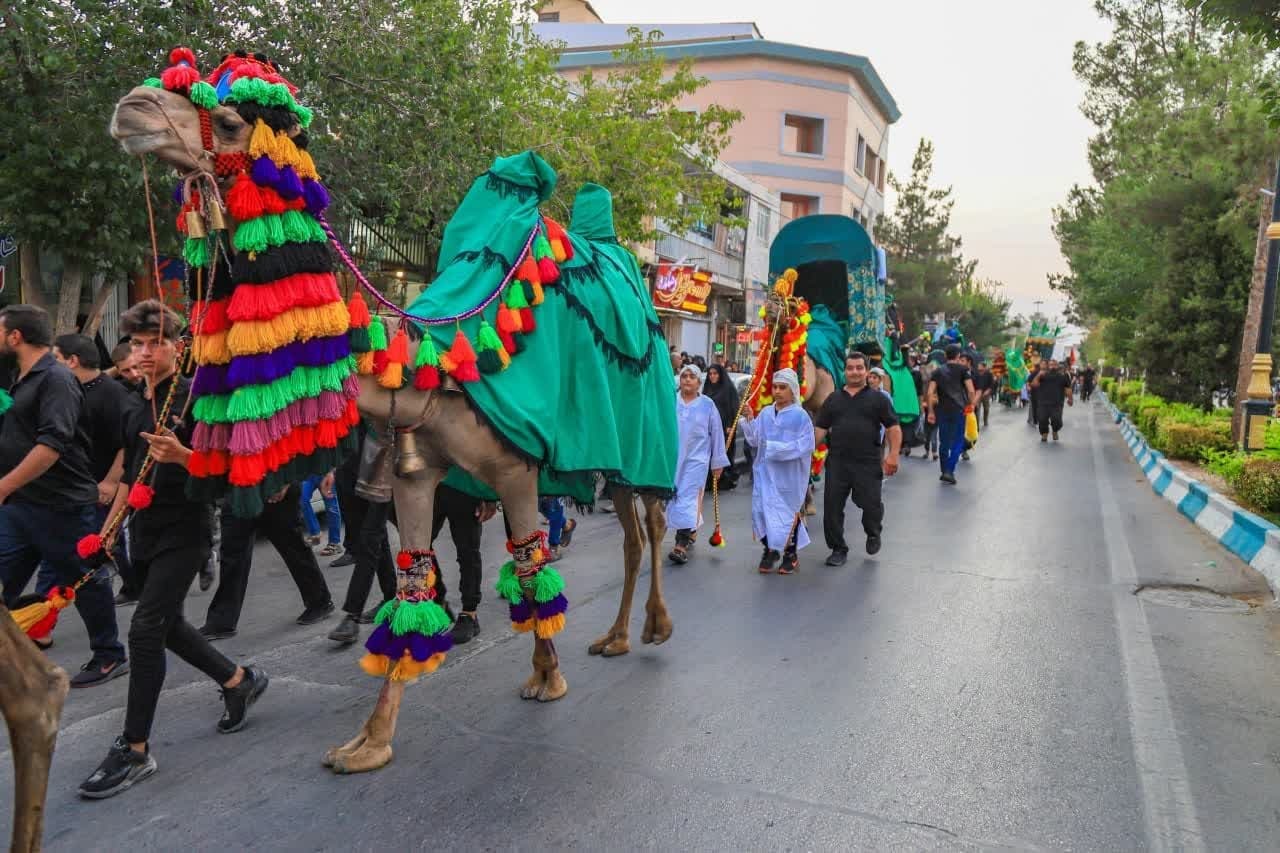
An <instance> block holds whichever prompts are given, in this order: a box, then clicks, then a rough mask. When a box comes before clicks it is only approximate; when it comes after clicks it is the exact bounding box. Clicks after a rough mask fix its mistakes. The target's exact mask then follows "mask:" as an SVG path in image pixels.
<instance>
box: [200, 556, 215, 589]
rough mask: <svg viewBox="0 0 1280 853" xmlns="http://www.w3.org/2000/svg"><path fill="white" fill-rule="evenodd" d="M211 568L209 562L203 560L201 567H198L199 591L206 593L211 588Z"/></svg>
mask: <svg viewBox="0 0 1280 853" xmlns="http://www.w3.org/2000/svg"><path fill="white" fill-rule="evenodd" d="M213 581H214V577H213V566H211V565H209V561H208V560H205V563H204V565H203V566H201V567H200V591H201V592H208V591H209V587H211V586H213Z"/></svg>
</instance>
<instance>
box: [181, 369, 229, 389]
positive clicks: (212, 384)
mask: <svg viewBox="0 0 1280 853" xmlns="http://www.w3.org/2000/svg"><path fill="white" fill-rule="evenodd" d="M230 391H231V387H230V386H229V385H228V384H227V366H226V365H224V364H204V365H201V366H200V369H199V370H197V371H196V375H195V378H194V379H192V380H191V396H192V397H207V396H209V395H210V394H228V393H230Z"/></svg>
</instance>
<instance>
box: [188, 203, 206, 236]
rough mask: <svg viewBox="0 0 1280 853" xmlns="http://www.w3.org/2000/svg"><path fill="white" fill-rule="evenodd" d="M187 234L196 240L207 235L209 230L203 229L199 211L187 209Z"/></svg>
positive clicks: (202, 218) (202, 219) (202, 220)
mask: <svg viewBox="0 0 1280 853" xmlns="http://www.w3.org/2000/svg"><path fill="white" fill-rule="evenodd" d="M187 236H188V237H190V238H193V239H196V240H200V239H202V238H204V237H208V236H209V232H208V231H205V230H204V217H203V216H201V215H200V212H199V211H196V210H188V211H187Z"/></svg>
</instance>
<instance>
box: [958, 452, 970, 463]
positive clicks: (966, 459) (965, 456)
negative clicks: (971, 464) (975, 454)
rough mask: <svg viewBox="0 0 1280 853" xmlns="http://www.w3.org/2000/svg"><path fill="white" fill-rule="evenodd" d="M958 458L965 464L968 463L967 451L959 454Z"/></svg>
mask: <svg viewBox="0 0 1280 853" xmlns="http://www.w3.org/2000/svg"><path fill="white" fill-rule="evenodd" d="M960 458H961V459H963V460H964V461H965V462H968V461H969V451H967V450H966V451H965V452H964V453H961V454H960Z"/></svg>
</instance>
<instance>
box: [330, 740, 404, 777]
mask: <svg viewBox="0 0 1280 853" xmlns="http://www.w3.org/2000/svg"><path fill="white" fill-rule="evenodd" d="M390 761H391V744H386V745H385V746H374V745H372V744H369V743H366V744H364V745H363V746H361V747H360V748H359V749H356V750H355V751H354V752H349V753H345V754H343V755H340V756H338V757H337V759H336V760H335V761H334V762H333V772H334V773H337V774H338V775H340V776H345V775H347V774H350V773H368V772H369V771H370V770H377V769H378V768H380V767H386V766H387V764H388V763H389V762H390Z"/></svg>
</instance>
